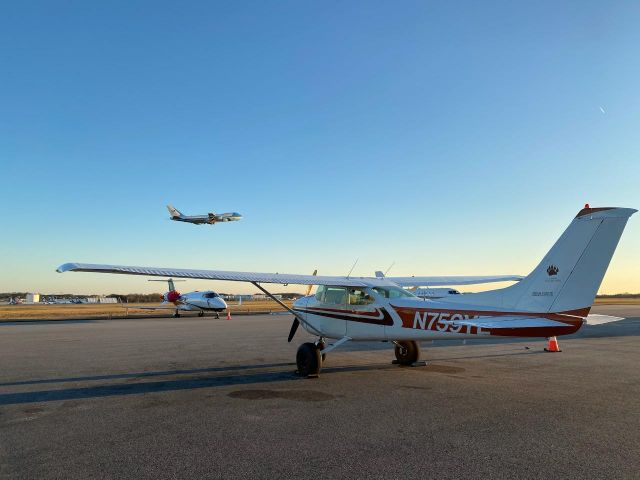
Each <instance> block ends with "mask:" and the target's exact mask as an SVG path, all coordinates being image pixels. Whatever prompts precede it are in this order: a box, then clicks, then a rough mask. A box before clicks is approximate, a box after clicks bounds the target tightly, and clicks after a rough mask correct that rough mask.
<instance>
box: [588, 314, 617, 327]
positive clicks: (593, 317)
mask: <svg viewBox="0 0 640 480" xmlns="http://www.w3.org/2000/svg"><path fill="white" fill-rule="evenodd" d="M620 320H624V317H613V316H611V315H598V314H596V313H590V314H589V315H587V325H603V324H605V323H611V322H619V321H620Z"/></svg>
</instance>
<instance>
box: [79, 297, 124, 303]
mask: <svg viewBox="0 0 640 480" xmlns="http://www.w3.org/2000/svg"><path fill="white" fill-rule="evenodd" d="M86 300H87V303H118V299H117V298H113V297H98V296H95V297H87V299H86Z"/></svg>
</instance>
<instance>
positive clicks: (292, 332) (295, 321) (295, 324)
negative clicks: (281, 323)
mask: <svg viewBox="0 0 640 480" xmlns="http://www.w3.org/2000/svg"><path fill="white" fill-rule="evenodd" d="M298 325H300V320H298V317H293V323H292V324H291V330H289V338H287V342H289V343H291V340H293V337H294V335H295V334H296V332H297V331H298Z"/></svg>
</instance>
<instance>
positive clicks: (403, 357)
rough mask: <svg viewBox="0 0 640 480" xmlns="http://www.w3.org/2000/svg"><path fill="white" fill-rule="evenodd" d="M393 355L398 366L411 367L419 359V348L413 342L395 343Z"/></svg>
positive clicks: (416, 343)
mask: <svg viewBox="0 0 640 480" xmlns="http://www.w3.org/2000/svg"><path fill="white" fill-rule="evenodd" d="M395 354H396V360H398V363H399V364H400V365H413V364H414V363H416V362H417V361H418V360H419V359H420V347H419V346H418V342H416V341H414V340H410V341H407V342H396V346H395Z"/></svg>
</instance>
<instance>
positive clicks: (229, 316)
mask: <svg viewBox="0 0 640 480" xmlns="http://www.w3.org/2000/svg"><path fill="white" fill-rule="evenodd" d="M227 320H231V310H229V309H228V308H227Z"/></svg>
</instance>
